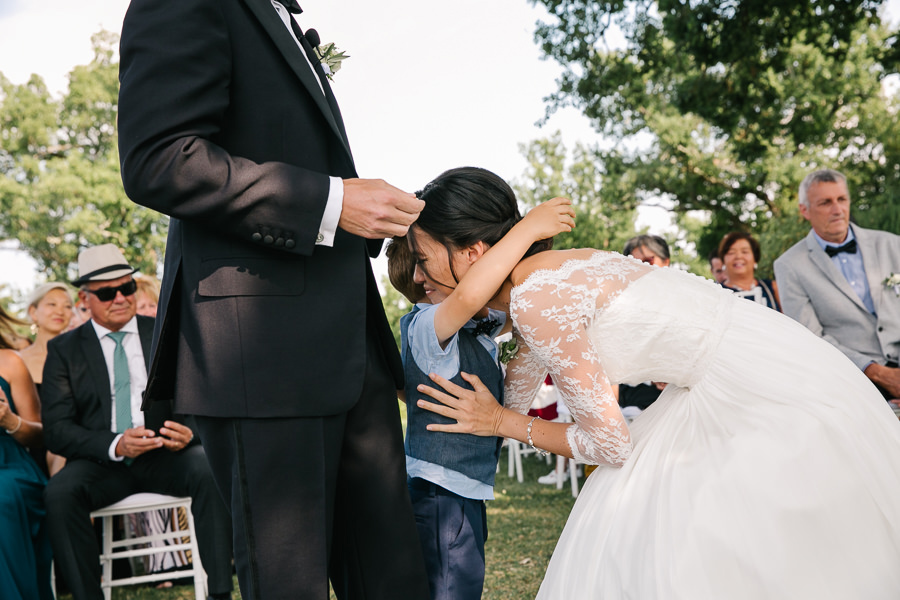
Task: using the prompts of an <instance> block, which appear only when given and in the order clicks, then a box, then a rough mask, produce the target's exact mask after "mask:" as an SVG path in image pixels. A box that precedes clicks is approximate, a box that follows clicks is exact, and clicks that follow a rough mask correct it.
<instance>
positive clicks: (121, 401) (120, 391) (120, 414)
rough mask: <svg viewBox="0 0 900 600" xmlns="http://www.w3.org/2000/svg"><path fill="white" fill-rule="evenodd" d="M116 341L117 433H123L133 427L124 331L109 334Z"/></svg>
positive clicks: (114, 383)
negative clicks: (123, 341)
mask: <svg viewBox="0 0 900 600" xmlns="http://www.w3.org/2000/svg"><path fill="white" fill-rule="evenodd" d="M107 335H108V336H109V337H110V338H112V340H113V341H114V342H115V343H116V350H115V352H113V385H114V387H115V401H116V433H122V432H124V431H125V430H126V429H128V428H129V427H131V374H130V373H129V372H128V357H127V356H125V347H124V346H123V345H122V340H123V338H124V337H125V332H124V331H113V332H111V333H108V334H107Z"/></svg>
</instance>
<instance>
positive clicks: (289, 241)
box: [284, 240, 296, 248]
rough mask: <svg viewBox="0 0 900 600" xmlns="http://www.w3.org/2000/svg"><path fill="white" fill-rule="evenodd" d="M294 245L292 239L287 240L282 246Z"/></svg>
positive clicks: (289, 246)
mask: <svg viewBox="0 0 900 600" xmlns="http://www.w3.org/2000/svg"><path fill="white" fill-rule="evenodd" d="M295 245H296V244H295V243H294V240H287V241H286V242H285V243H284V247H285V248H293V247H294V246H295Z"/></svg>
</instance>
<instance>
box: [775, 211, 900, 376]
mask: <svg viewBox="0 0 900 600" xmlns="http://www.w3.org/2000/svg"><path fill="white" fill-rule="evenodd" d="M851 227H852V228H853V234H854V235H855V236H856V241H857V244H858V247H859V251H860V252H861V254H862V259H863V266H864V268H865V270H866V278H867V279H868V282H869V290H870V292H871V294H872V302H873V304H874V305H875V314H874V315H873V314H871V313H870V312H869V311H868V310H866V308H865V306H863V303H862V301H861V300H860V299H859V297H858V296H857V295H856V292H854V291H853V288H851V287H850V284H849V283H847V280H846V279H845V278H844V275H843V274H842V273H841V271H840V270H839V269H838V268H837V267H836V266H835V265H834V263H833V262H832V260H831V258H830V257H829V256H828V255H827V254H826V253H825V251H824V250H822V248H821V246H819V244H818V242H817V241H816V239H815V237H814V236H813V232H812V231H810V232H809V235H807V236H806V238H805V239H803V240H801V241H799V242H797V243H796V244H794V246H792V247H791V248H790V249H789V250H788V251H787V252H785V253H784V254H782V255H781V256H780V257H779V258H778V259H777V260H776V261H775V277H776V279H777V281H778V290H779V292H780V294H781V304H782V307H783V308H784V313H785V314H786V315H788V316H790V317H791V318H793V319H795V320H796V321H799V322H800V323H802V324H803V325H805V326H806V327H807V328H809V329H810V330H811V331H812V332H813V333H815V334H816V335H818V336H820V337H822V338H824V339H826V340H828V341H829V342H831V343H832V344H833V345H835V346H837V348H838V349H839V350H840V351H841V352H843V353H844V354H846V355H847V357H849V358H850V360H852V361H853V362H854V364H856V366H857V367H859V368H860V369H864V368H865V367H866V365H868V364H869V363H870V362H872V361H874V362H877V363H879V364H885V363H886V362H887V361H895V362H896V361H897V360H898V357H900V297H898V296H897V295H896V294H895V293H894V291H893V290H892V289H889V288H887V287H885V286H884V283H883V282H884V280H885V278H887V277H888V276H889V275H890V274H891V273H900V236H897V235H894V234H892V233H888V232H885V231H876V230H873V229H863V228H862V227H859V226H857V225H851Z"/></svg>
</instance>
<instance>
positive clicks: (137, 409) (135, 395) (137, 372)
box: [91, 317, 147, 461]
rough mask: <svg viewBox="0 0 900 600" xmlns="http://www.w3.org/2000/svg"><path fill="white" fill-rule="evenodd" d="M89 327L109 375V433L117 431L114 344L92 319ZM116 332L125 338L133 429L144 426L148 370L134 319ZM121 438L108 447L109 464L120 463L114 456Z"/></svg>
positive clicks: (123, 344) (106, 331) (101, 327)
mask: <svg viewBox="0 0 900 600" xmlns="http://www.w3.org/2000/svg"><path fill="white" fill-rule="evenodd" d="M91 325H93V326H94V331H95V332H96V333H97V337H98V338H99V339H100V348H101V349H102V350H103V358H104V359H105V360H106V371H107V372H108V373H109V395H110V397H112V400H113V401H112V419H111V420H110V422H111V423H112V430H113V431H116V429H117V427H116V425H117V424H116V385H115V379H116V376H115V367H114V360H115V359H114V353H115V351H116V341H115V340H114V339H112V338H111V337H109V335H107V334H109V333H111V330H110V329H107V328H106V327H104V326H103V325H100V324H99V323H97V321H94V320H93V319H91ZM119 331H124V332H125V333H126V334H127V335H126V336H125V337H123V338H122V347H123V348H124V349H125V356H126V358H127V359H128V375H129V378H130V380H131V425H132V427H143V426H144V413H143V411H142V410H141V396H142V395H143V393H144V389H146V387H147V367H146V366H145V363H144V349H143V347H142V346H141V336H140V334H139V333H138V325H137V317H132V318H131V320H130V321H128V322H127V323H126V324H125V326H124V327H122V328H121V329H120V330H119ZM121 438H122V434H121V433H120V434H119V435H117V436H116V438H115V439H114V440H113V441H112V444H110V446H109V458H110V459H111V460H115V461H120V460H123V459H124V457H123V456H116V444H118V443H119V440H120V439H121Z"/></svg>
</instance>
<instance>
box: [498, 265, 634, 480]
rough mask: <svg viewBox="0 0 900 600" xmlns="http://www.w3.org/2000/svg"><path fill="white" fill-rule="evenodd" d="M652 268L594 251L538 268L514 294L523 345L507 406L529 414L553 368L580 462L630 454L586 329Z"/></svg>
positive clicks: (617, 461)
mask: <svg viewBox="0 0 900 600" xmlns="http://www.w3.org/2000/svg"><path fill="white" fill-rule="evenodd" d="M648 271H649V267H647V266H645V265H643V263H641V262H639V261H637V260H634V259H630V258H625V257H622V256H621V255H618V254H612V253H606V252H596V253H594V254H592V255H591V256H590V257H589V258H587V259H575V260H569V261H566V262H565V263H563V264H562V265H561V266H560V267H559V268H557V269H553V270H538V271H535V272H533V273H532V274H531V275H529V276H528V278H527V279H526V280H525V281H524V282H522V283H521V284H519V285H517V286H516V287H514V288H513V290H512V292H511V293H510V315H511V316H512V319H513V325H514V335H515V336H516V338H517V342H518V344H519V346H520V350H519V353H518V355H517V356H516V357H515V359H513V360H512V361H511V362H510V364H509V369H508V372H507V377H506V389H505V392H504V393H505V398H506V406H507V407H509V408H511V409H512V410H515V411H517V412H521V413H524V412H527V410H528V408H529V407H530V406H531V401H532V399H533V398H534V395H535V393H536V392H537V389H538V387H539V386H540V383H541V381H543V379H544V377H545V376H546V374H547V373H548V372H549V373H550V375H551V376H552V378H553V381H554V383H555V384H556V386H557V389H558V391H559V394H560V397H561V398H562V400H563V402H565V404H566V407H567V408H568V409H569V412H571V413H572V417H573V418H574V420H575V423H574V424H572V425H571V426H570V427H569V429H568V431H567V432H566V439H567V441H568V443H569V446H570V448H571V450H572V454H573V456H574V457H575V458H576V459H577V460H579V461H581V462H585V463H588V464H609V465H615V466H619V465H622V464H623V463H624V462H625V461H626V460H627V459H628V457H629V456H630V455H631V449H632V444H631V435H630V433H629V431H628V427H627V425H626V424H625V420H624V419H623V418H622V413H621V412H620V411H619V405H618V402H617V401H616V397H615V395H614V394H613V391H612V388H611V386H610V382H609V379H608V378H607V376H606V373H605V372H604V370H603V367H602V365H601V364H600V359H599V355H598V352H597V350H596V348H595V347H594V343H593V342H592V341H591V338H590V336H589V335H588V330H589V328H590V327H591V324H592V323H593V321H594V319H595V318H596V317H597V316H598V315H600V314H601V313H602V312H603V310H604V309H605V308H606V307H608V306H609V305H610V303H611V302H612V301H613V300H615V299H616V298H617V297H618V296H619V295H620V294H621V293H622V292H623V291H624V290H625V289H626V288H627V287H628V286H629V285H630V284H631V283H632V282H633V281H636V280H637V279H639V278H640V277H641V276H643V275H645V274H646V273H647V272H648Z"/></svg>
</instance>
